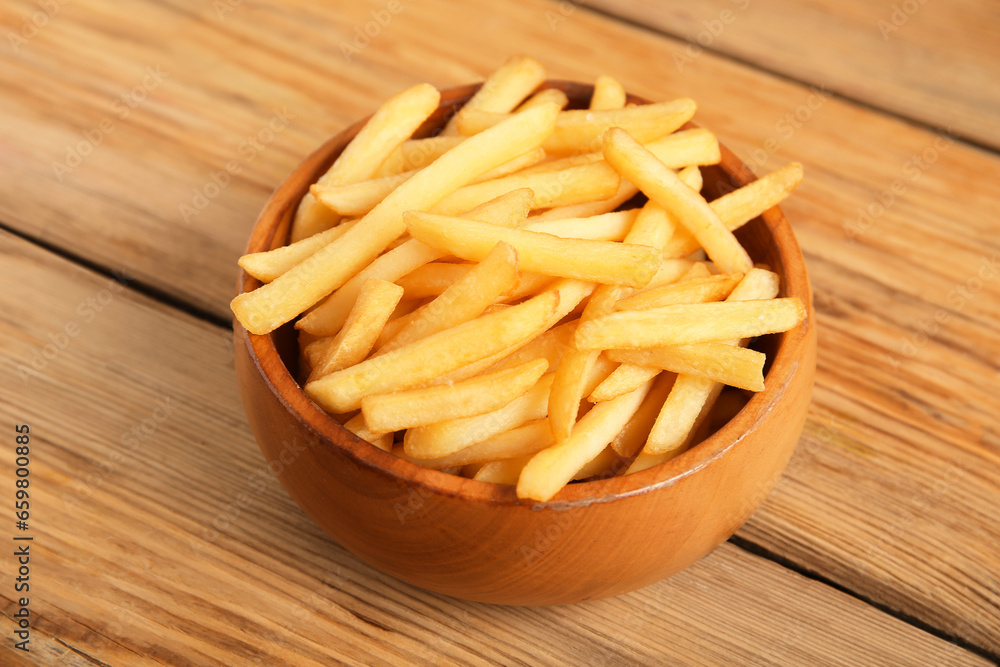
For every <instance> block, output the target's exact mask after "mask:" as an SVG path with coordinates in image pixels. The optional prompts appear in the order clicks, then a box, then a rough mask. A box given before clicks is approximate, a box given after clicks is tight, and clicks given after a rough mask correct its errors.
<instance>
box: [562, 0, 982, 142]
mask: <svg viewBox="0 0 1000 667" xmlns="http://www.w3.org/2000/svg"><path fill="white" fill-rule="evenodd" d="M582 4H584V5H587V6H590V7H593V8H596V9H599V10H601V11H603V12H607V13H608V14H609V15H612V16H620V17H624V18H628V19H630V20H632V21H636V22H638V23H640V24H642V25H646V26H650V27H652V28H655V29H657V30H662V31H663V32H664V33H666V34H667V35H671V36H675V37H677V38H679V39H681V40H684V41H686V42H687V43H688V46H687V47H685V48H684V49H683V50H682V51H680V52H679V53H675V54H674V55H673V64H674V66H675V69H676V71H677V72H678V73H680V72H683V71H684V69H685V68H687V67H688V66H689V65H690V64H691V63H692V62H693V61H694V60H695V59H697V58H699V57H700V55H701V53H703V50H704V49H706V48H707V49H710V50H712V51H716V52H720V53H725V54H727V55H730V56H733V57H735V58H739V59H741V60H743V61H746V62H748V63H752V64H754V65H757V66H760V67H763V68H766V69H768V70H771V71H773V72H779V73H781V74H784V75H786V76H790V77H793V78H795V79H798V80H799V81H805V82H807V83H810V84H812V85H814V86H818V87H819V86H821V87H823V88H825V89H826V90H828V91H831V92H836V93H839V94H841V95H844V96H846V97H849V98H852V99H856V100H860V101H862V102H865V103H867V104H871V105H873V106H875V107H878V108H879V109H886V110H888V111H891V112H893V113H896V114H899V115H900V116H903V117H905V118H912V119H914V120H917V121H920V122H922V123H926V124H928V125H931V126H932V127H937V128H940V129H947V130H948V131H950V132H951V133H953V134H957V135H959V136H962V137H966V138H968V139H971V140H972V141H975V142H978V143H981V144H984V145H987V146H991V147H993V148H1000V120H998V119H997V115H996V109H997V108H998V107H1000V88H998V87H997V86H996V81H997V80H998V79H1000V42H998V40H997V39H996V26H997V25H998V22H1000V9H998V7H997V5H996V4H995V3H991V2H982V1H981V0H959V1H957V2H947V3H940V2H939V3H935V2H924V1H921V0H910V1H909V2H888V1H886V2H866V1H865V0H847V1H846V2H829V1H828V0H806V1H805V2H800V1H797V0H753V2H751V1H750V0H709V1H708V2H696V1H695V0H685V1H682V2H671V3H659V2H652V1H651V0H584V2H583V3H582Z"/></svg>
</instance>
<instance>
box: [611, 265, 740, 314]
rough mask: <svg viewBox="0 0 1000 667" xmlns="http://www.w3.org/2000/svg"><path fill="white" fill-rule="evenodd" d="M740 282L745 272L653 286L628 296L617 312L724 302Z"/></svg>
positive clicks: (617, 304)
mask: <svg viewBox="0 0 1000 667" xmlns="http://www.w3.org/2000/svg"><path fill="white" fill-rule="evenodd" d="M696 266H703V265H701V264H697V265H696ZM741 280H743V274H742V273H729V274H727V273H720V274H718V275H710V276H706V277H704V278H691V279H689V280H679V281H677V282H675V283H671V284H670V285H664V286H663V287H654V288H653V289H648V290H643V291H642V292H638V293H637V294H633V295H632V296H628V297H625V298H624V299H621V300H620V301H618V303H616V304H615V310H650V309H651V308H662V307H663V306H673V305H679V304H685V303H706V302H709V301H722V300H723V299H725V298H726V297H727V296H729V294H730V292H732V291H733V289H735V288H736V286H737V285H739V283H740V281H741Z"/></svg>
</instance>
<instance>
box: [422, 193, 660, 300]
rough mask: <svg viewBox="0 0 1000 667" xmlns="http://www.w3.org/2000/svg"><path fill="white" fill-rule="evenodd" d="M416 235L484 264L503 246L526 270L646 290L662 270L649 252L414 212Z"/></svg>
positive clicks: (600, 242) (640, 247)
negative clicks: (512, 250)
mask: <svg viewBox="0 0 1000 667" xmlns="http://www.w3.org/2000/svg"><path fill="white" fill-rule="evenodd" d="M403 220H404V222H405V224H406V227H407V229H408V230H409V231H410V234H411V235H412V236H413V237H414V238H416V239H418V240H420V241H422V242H423V243H426V244H427V245H428V246H431V247H434V248H438V249H439V250H442V251H445V252H449V253H451V254H454V255H456V256H458V257H461V258H462V259H469V260H473V261H479V260H481V259H482V258H483V257H485V256H486V254H487V253H488V252H489V251H490V249H491V248H492V247H493V246H494V245H495V244H496V243H497V242H499V241H506V242H507V243H509V244H511V245H512V246H514V248H515V249H517V257H518V262H519V264H520V267H521V268H522V269H523V270H525V271H534V272H536V273H542V274H545V275H555V276H561V277H565V278H574V279H579V280H589V281H591V282H597V283H611V284H622V285H629V286H632V287H642V286H643V285H645V284H647V283H648V282H649V281H650V280H652V278H653V276H654V275H655V274H656V271H657V269H658V268H659V265H660V258H659V253H657V252H656V251H655V250H653V249H652V248H650V247H648V246H639V245H629V244H624V243H612V242H607V241H590V240H586V239H561V238H559V237H556V236H551V235H549V234H542V233H539V232H531V231H526V230H523V229H507V228H503V227H499V226H496V225H488V224H484V223H481V222H476V221H474V220H463V219H460V218H451V217H447V216H440V215H434V214H430V213H421V212H417V211H411V212H408V213H406V214H405V215H404V216H403Z"/></svg>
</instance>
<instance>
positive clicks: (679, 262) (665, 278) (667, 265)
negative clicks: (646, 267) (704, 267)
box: [646, 259, 699, 289]
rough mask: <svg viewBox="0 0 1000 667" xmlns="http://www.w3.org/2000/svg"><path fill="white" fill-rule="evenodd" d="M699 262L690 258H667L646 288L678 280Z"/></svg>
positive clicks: (653, 287) (661, 285)
mask: <svg viewBox="0 0 1000 667" xmlns="http://www.w3.org/2000/svg"><path fill="white" fill-rule="evenodd" d="M698 263H699V262H695V261H693V260H690V259H665V260H663V261H662V262H660V268H659V269H657V270H656V275H655V276H653V279H652V280H650V281H649V284H648V285H646V289H655V288H657V287H663V286H664V285H669V284H670V283H673V282H676V281H678V280H680V279H681V278H682V277H684V276H685V275H686V274H687V272H688V271H690V270H691V269H692V268H693V267H694V266H695V265H696V264H698Z"/></svg>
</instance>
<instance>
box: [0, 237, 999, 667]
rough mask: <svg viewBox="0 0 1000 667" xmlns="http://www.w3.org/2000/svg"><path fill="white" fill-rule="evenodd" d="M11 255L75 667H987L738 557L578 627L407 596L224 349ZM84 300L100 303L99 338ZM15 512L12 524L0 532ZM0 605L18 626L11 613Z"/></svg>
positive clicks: (24, 251) (127, 294) (46, 603)
mask: <svg viewBox="0 0 1000 667" xmlns="http://www.w3.org/2000/svg"><path fill="white" fill-rule="evenodd" d="M2 237H3V238H4V241H5V243H4V253H3V254H2V255H0V276H3V278H2V281H3V284H2V287H3V290H2V292H0V293H2V294H4V304H3V305H4V307H3V308H2V309H0V313H2V315H0V336H2V337H3V339H4V340H6V341H10V346H9V347H5V349H4V356H5V363H4V364H3V365H2V368H3V371H2V375H0V379H2V382H0V397H2V401H0V406H2V407H0V413H2V415H3V421H4V423H7V424H11V423H28V424H30V426H31V434H32V437H33V440H32V442H33V449H32V451H33V455H32V464H31V471H32V473H31V489H32V494H33V495H32V500H33V503H34V504H33V513H32V520H31V531H30V532H31V535H32V536H33V537H34V540H33V542H32V543H31V549H32V555H33V557H34V560H33V563H36V564H37V565H36V567H35V569H34V570H33V579H32V586H33V588H32V591H31V594H32V602H31V605H32V607H31V608H32V613H33V615H34V616H33V618H34V619H35V632H36V633H38V634H36V635H35V637H36V639H37V640H40V641H41V640H43V638H44V637H52V638H55V640H57V641H58V642H59V643H60V644H61V645H63V646H65V647H69V648H70V649H71V650H72V651H74V653H73V654H72V656H71V657H73V656H76V657H80V656H86V657H87V658H88V659H89V660H93V661H95V662H98V661H99V664H172V665H176V664H204V665H210V664H219V665H222V664H233V662H234V661H235V662H240V663H246V662H252V661H259V662H263V663H264V664H273V665H277V664H329V663H330V662H331V661H334V660H336V661H341V662H343V663H344V664H355V665H375V664H387V665H388V664H401V663H404V662H405V663H410V662H421V663H434V664H532V665H546V664H553V665H554V664H566V663H571V664H584V663H586V664H595V663H597V662H598V661H600V662H602V663H610V664H650V663H654V662H661V661H663V660H668V659H669V660H671V661H675V662H683V663H685V664H718V663H720V662H729V661H734V660H735V661H737V662H740V663H747V664H749V663H753V664H760V663H762V662H776V663H782V664H783V663H798V664H822V665H841V664H858V663H862V662H864V663H868V664H889V663H893V664H904V663H914V664H915V663H917V662H920V661H925V660H931V661H933V662H935V664H947V665H974V664H986V663H985V661H984V660H982V659H981V658H979V657H977V656H975V655H973V654H971V653H969V652H967V651H965V650H963V649H960V648H958V647H957V646H955V645H953V644H949V643H947V642H945V641H942V640H940V639H938V638H935V637H933V636H931V635H928V634H926V633H924V632H923V631H921V630H918V629H916V628H914V627H913V626H910V625H907V624H906V623H903V622H901V621H899V620H897V619H895V618H893V617H891V616H888V615H886V614H884V613H882V612H879V611H877V610H876V609H874V608H873V607H870V606H868V605H866V604H864V603H863V602H861V601H859V600H857V599H855V598H852V597H849V596H847V595H845V594H843V593H840V592H838V591H836V590H834V589H832V588H829V587H827V586H825V585H823V584H820V583H818V582H815V581H812V580H809V579H806V578H804V577H802V576H800V575H797V574H795V573H793V572H791V571H789V570H786V569H784V568H782V567H780V566H779V565H777V564H775V563H773V562H770V561H767V560H763V559H761V558H758V557H756V556H752V555H750V554H748V553H747V552H745V551H743V550H741V549H739V548H737V547H734V546H733V545H731V544H725V545H723V547H721V548H720V549H719V550H717V551H716V552H715V553H713V554H712V555H711V556H709V557H707V558H706V559H704V560H703V561H701V562H700V563H698V564H696V565H695V566H694V567H692V568H690V569H689V570H687V571H685V572H683V573H681V574H680V575H678V576H676V577H674V578H673V579H671V580H669V581H666V582H661V583H660V584H657V585H654V586H651V587H649V588H647V589H644V590H642V591H638V592H636V593H632V594H629V595H625V596H621V597H619V598H616V599H611V600H604V601H599V602H594V603H589V604H583V605H575V606H567V607H554V608H509V607H494V606H489V605H482V604H473V603H465V602H460V601H456V600H452V599H448V598H443V597H440V596H435V595H432V594H428V593H425V592H422V591H419V590H417V589H414V588H412V587H409V586H407V585H405V584H402V583H400V582H398V581H395V580H393V579H391V578H389V577H387V576H385V575H382V574H380V573H379V572H376V571H374V570H372V569H371V568H369V567H367V566H366V565H364V564H362V563H360V562H358V561H357V560H356V559H354V557H353V556H351V555H349V554H348V553H346V552H345V551H344V550H343V549H341V548H340V547H339V546H337V545H336V544H334V543H333V542H332V541H331V540H330V539H329V538H327V537H325V536H324V535H322V534H321V533H320V532H319V530H318V529H317V528H316V527H315V526H314V525H313V524H312V523H311V521H310V520H309V519H308V518H306V517H305V516H304V515H303V513H302V512H301V511H299V510H298V509H297V508H296V507H295V506H294V505H293V504H292V502H291V500H290V499H289V498H288V497H287V495H286V494H285V493H284V491H283V490H281V489H280V487H279V486H278V484H277V482H276V481H275V480H274V478H273V476H272V475H271V474H270V473H269V471H268V470H267V466H266V465H265V462H264V460H263V458H262V456H261V455H260V453H259V452H258V450H257V448H256V446H255V445H254V443H253V441H252V436H251V434H250V433H249V432H248V428H247V427H246V425H245V422H244V420H243V416H242V408H241V406H240V403H239V399H238V397H237V396H236V394H235V378H234V376H233V369H232V368H231V362H232V358H231V356H230V355H229V353H228V350H229V347H230V335H229V333H228V332H227V331H225V330H223V329H219V328H216V327H214V326H211V325H206V324H205V323H204V322H202V321H198V320H194V319H192V318H190V317H189V316H186V315H183V314H180V313H178V312H177V311H173V310H171V309H169V308H168V307H165V306H163V305H161V304H158V303H156V302H153V301H151V300H150V299H148V298H146V297H143V296H141V295H138V294H135V293H133V292H131V291H130V290H127V289H122V290H114V291H113V294H112V296H111V297H106V298H101V296H99V295H102V294H104V290H109V286H108V284H107V283H108V280H107V278H104V277H101V276H98V275H95V274H93V273H90V272H88V271H86V270H84V269H81V268H79V267H78V266H76V265H73V264H70V263H68V262H66V261H64V260H61V259H58V258H56V257H55V256H54V255H52V254H50V253H47V252H45V251H44V250H40V249H38V248H37V247H35V246H32V245H30V244H28V243H26V242H23V241H21V240H19V239H12V238H10V237H9V236H8V235H6V234H3V235H2ZM109 291H112V290H109ZM91 299H97V300H99V301H104V302H105V305H104V307H103V309H102V310H101V312H100V313H99V314H98V315H96V316H94V317H93V319H91V320H90V321H86V320H85V319H84V318H85V316H81V309H80V304H87V303H90V300H91ZM40 305H43V306H44V307H39V306H40ZM69 323H76V324H77V327H78V328H74V327H70V329H69V331H73V332H75V333H74V334H72V335H68V336H67V339H66V341H67V342H66V344H65V345H64V346H63V348H62V349H61V350H60V351H58V353H56V352H53V353H52V354H51V356H52V358H51V359H50V360H49V364H48V365H47V366H46V367H45V368H44V369H41V370H40V371H39V372H38V373H37V374H31V375H28V376H27V377H19V376H18V374H17V371H16V367H17V363H19V362H20V361H21V360H23V359H30V358H31V357H32V355H33V354H34V353H35V352H36V351H37V350H39V349H44V346H45V345H48V344H53V345H55V343H53V341H52V337H51V334H53V333H54V332H59V331H63V332H65V331H67V328H66V326H67V324H69ZM56 336H57V337H58V333H57V334H56ZM58 347H59V346H58V345H56V347H55V348H53V349H58ZM4 451H5V452H8V451H10V450H9V448H5V450H4ZM9 456H10V455H9V454H5V457H8V458H9ZM11 514H12V510H11V509H10V507H9V504H5V505H3V507H2V509H0V521H2V522H3V523H4V525H12V524H13V516H12V515H11ZM10 576H11V575H10V574H9V571H6V570H5V571H4V573H3V579H4V581H3V582H2V585H3V588H4V590H10V586H8V584H10V583H11V581H10ZM0 604H3V607H4V610H5V613H4V620H3V623H4V625H5V626H6V627H8V628H9V623H10V619H11V617H10V614H11V613H12V609H13V602H12V601H10V600H7V599H5V600H2V601H0ZM4 634H9V633H8V631H6V630H5V633H4ZM40 635H43V636H44V637H43V636H40ZM875 636H877V637H878V638H879V639H878V641H872V637H875ZM46 645H48V644H46ZM4 650H5V651H7V652H8V653H7V655H8V656H10V655H15V654H11V653H10V651H11V650H12V649H10V648H9V647H8V646H5V647H4ZM12 659H13V658H12ZM78 662H79V661H78Z"/></svg>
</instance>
